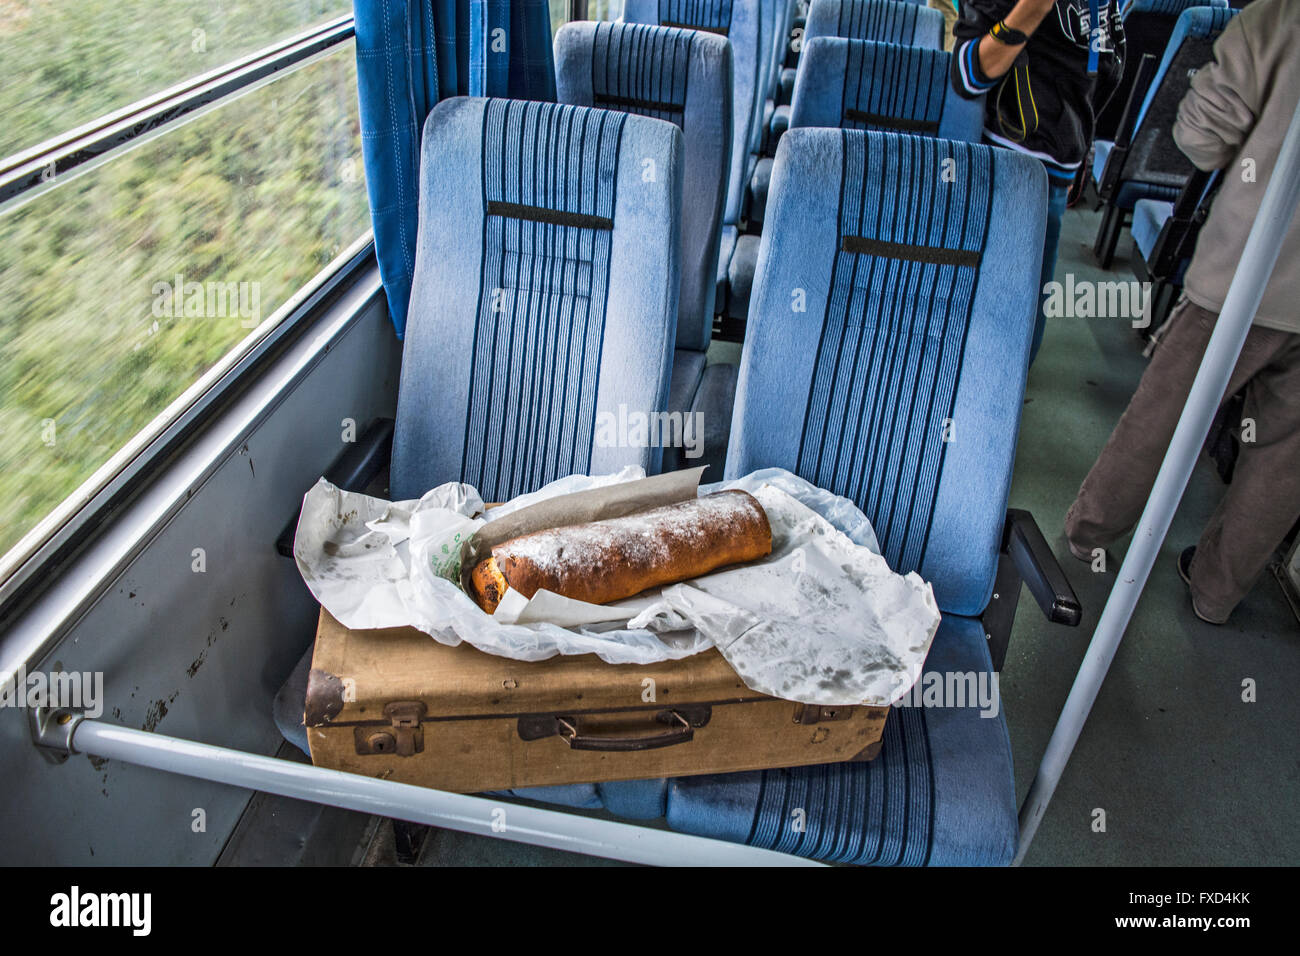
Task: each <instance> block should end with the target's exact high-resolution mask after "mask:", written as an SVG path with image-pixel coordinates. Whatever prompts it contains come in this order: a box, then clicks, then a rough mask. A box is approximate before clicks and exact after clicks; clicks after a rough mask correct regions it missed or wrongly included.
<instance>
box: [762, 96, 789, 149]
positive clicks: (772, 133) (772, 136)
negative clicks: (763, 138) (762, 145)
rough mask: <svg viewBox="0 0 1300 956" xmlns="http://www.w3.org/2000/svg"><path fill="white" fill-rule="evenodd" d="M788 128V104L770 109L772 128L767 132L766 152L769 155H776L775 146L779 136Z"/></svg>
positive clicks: (777, 143) (778, 143) (779, 140)
mask: <svg viewBox="0 0 1300 956" xmlns="http://www.w3.org/2000/svg"><path fill="white" fill-rule="evenodd" d="M789 128H790V105H789V104H788V103H787V104H785V105H784V106H778V107H777V108H776V109H775V110H773V111H772V128H771V130H769V131H768V134H767V152H768V155H769V156H775V155H776V148H777V146H778V145H780V143H781V137H782V136H784V135H785V131H786V130H788V129H789Z"/></svg>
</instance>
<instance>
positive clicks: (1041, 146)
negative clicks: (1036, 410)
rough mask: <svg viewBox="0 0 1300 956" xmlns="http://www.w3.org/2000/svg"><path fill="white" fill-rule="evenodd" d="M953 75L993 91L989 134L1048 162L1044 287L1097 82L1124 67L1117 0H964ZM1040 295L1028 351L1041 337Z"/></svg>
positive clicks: (1087, 134)
mask: <svg viewBox="0 0 1300 956" xmlns="http://www.w3.org/2000/svg"><path fill="white" fill-rule="evenodd" d="M953 37H954V42H955V48H954V50H953V57H952V84H953V87H954V88H955V89H956V90H957V92H958V93H959V94H960V95H962V96H965V97H967V98H968V99H970V98H974V97H976V96H979V95H981V94H985V95H986V96H987V100H986V104H987V105H986V107H985V112H984V139H985V141H986V142H988V143H991V144H992V145H995V146H1004V147H1006V148H1007V149H1014V150H1016V151H1017V152H1021V153H1025V154H1026V155H1029V156H1033V157H1034V158H1035V159H1038V160H1041V161H1042V163H1043V165H1044V167H1046V169H1047V182H1048V193H1047V237H1046V241H1045V242H1044V245H1043V265H1042V274H1041V277H1040V280H1039V288H1040V290H1042V289H1043V287H1044V286H1046V284H1047V283H1048V282H1050V281H1051V279H1052V275H1053V273H1054V272H1055V271H1056V248H1057V245H1058V244H1059V242H1060V238H1061V217H1062V216H1063V215H1064V214H1065V200H1066V194H1067V193H1068V192H1069V188H1070V183H1071V182H1072V181H1073V179H1074V177H1075V175H1076V174H1077V173H1078V171H1079V168H1080V166H1082V164H1083V161H1084V158H1085V157H1086V155H1087V153H1088V147H1089V146H1090V145H1091V144H1092V129H1093V123H1094V119H1095V118H1094V115H1093V106H1092V104H1093V102H1094V98H1095V96H1096V94H1097V86H1098V83H1099V82H1101V83H1102V84H1103V85H1104V86H1106V87H1113V85H1114V84H1115V83H1117V82H1118V80H1119V77H1120V73H1121V71H1122V67H1123V51H1124V27H1123V24H1122V23H1121V22H1120V16H1119V9H1118V5H1117V0H961V19H960V20H958V21H957V25H956V26H955V27H954V28H953ZM1043 321H1044V314H1043V310H1042V307H1041V304H1040V308H1039V310H1038V322H1037V324H1036V325H1035V328H1034V344H1033V347H1032V350H1031V351H1030V359H1029V360H1030V361H1031V362H1032V361H1033V359H1034V356H1036V355H1037V354H1038V347H1039V345H1040V344H1041V343H1042V339H1043Z"/></svg>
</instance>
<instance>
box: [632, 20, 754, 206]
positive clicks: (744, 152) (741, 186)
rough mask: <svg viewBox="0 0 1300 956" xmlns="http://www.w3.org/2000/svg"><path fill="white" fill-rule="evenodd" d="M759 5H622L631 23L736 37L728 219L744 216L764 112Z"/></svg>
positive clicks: (732, 61)
mask: <svg viewBox="0 0 1300 956" xmlns="http://www.w3.org/2000/svg"><path fill="white" fill-rule="evenodd" d="M760 10H761V7H760V6H759V3H758V0H627V2H626V3H625V4H624V6H623V19H624V20H625V21H627V22H629V23H655V24H659V25H661V26H675V27H685V28H688V29H692V30H705V31H708V32H709V33H716V34H719V35H720V36H725V37H726V38H727V40H728V41H730V43H731V67H732V90H731V140H732V142H731V170H730V173H729V175H728V178H727V199H726V205H725V207H724V211H723V216H722V221H723V222H726V223H736V222H739V221H740V211H741V206H742V205H743V203H744V199H745V185H746V183H745V173H746V169H747V166H748V162H749V152H750V144H751V143H752V142H754V137H755V135H756V130H757V127H758V125H759V124H760V123H761V122H762V118H763V99H762V91H761V90H760V89H759V76H760V74H761V72H762V68H763V63H764V57H765V56H766V54H767V51H766V50H763V51H761V52H760V49H759V43H760V40H761V34H762V24H761V22H760V16H761V14H760Z"/></svg>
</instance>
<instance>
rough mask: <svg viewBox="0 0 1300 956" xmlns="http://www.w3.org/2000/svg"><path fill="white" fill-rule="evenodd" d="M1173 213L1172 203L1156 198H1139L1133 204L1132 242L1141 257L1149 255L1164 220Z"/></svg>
mask: <svg viewBox="0 0 1300 956" xmlns="http://www.w3.org/2000/svg"><path fill="white" fill-rule="evenodd" d="M1173 214H1174V204H1173V203H1171V202H1161V201H1160V200H1158V199H1141V200H1138V202H1137V203H1136V204H1134V206H1133V242H1134V243H1136V244H1137V247H1138V249H1139V250H1140V251H1141V253H1142V257H1143V258H1149V257H1150V256H1151V250H1152V249H1154V248H1155V245H1156V239H1158V238H1159V237H1160V230H1161V229H1163V228H1164V225H1165V220H1166V219H1168V218H1169V217H1170V216H1172V215H1173Z"/></svg>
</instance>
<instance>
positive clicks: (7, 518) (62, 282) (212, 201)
mask: <svg viewBox="0 0 1300 956" xmlns="http://www.w3.org/2000/svg"><path fill="white" fill-rule="evenodd" d="M350 9H351V3H350V2H348V0H343V2H338V0H273V2H263V3H260V4H259V3H253V2H251V0H237V2H231V0H206V2H197V0H170V2H162V0H152V2H144V0H134V2H132V0H114V2H109V0H0V68H2V69H3V76H4V80H3V86H2V87H0V116H3V117H4V122H3V123H2V124H0V154H4V155H8V154H11V153H13V152H15V151H18V150H21V149H24V148H27V147H31V146H33V145H35V144H37V143H39V142H41V141H43V140H45V139H48V138H49V137H51V136H54V135H58V134H59V133H62V132H65V131H67V130H69V129H71V128H73V127H75V126H78V125H81V124H83V123H85V122H88V121H90V120H92V119H94V118H96V117H97V116H99V115H102V114H103V113H106V112H109V111H111V110H114V109H117V108H120V107H122V106H125V105H128V104H129V103H131V102H133V101H135V100H137V99H140V98H142V97H144V96H147V95H149V94H151V93H155V92H157V91H159V90H160V89H163V88H165V87H167V86H170V85H172V84H174V83H177V82H179V81H181V80H184V79H186V78H188V77H190V76H193V75H196V74H199V73H203V72H206V71H207V70H210V69H213V68H215V67H217V66H220V65H222V64H224V63H227V62H229V61H231V60H234V59H238V58H239V57H240V56H243V55H246V54H248V53H250V52H253V51H255V50H258V49H260V48H262V47H264V46H266V45H268V44H270V43H272V42H275V41H276V40H278V39H282V38H284V37H286V36H290V35H292V34H295V33H298V32H300V31H302V30H304V29H306V28H308V27H311V26H313V25H316V24H319V23H321V22H323V21H325V20H328V19H332V18H333V17H335V16H337V15H339V14H342V13H346V12H348V11H349V10H350ZM196 30H197V31H201V34H198V33H195V31H196ZM200 41H201V42H200ZM354 56H355V54H354V50H353V46H352V44H351V43H348V44H345V45H341V46H339V47H337V48H335V49H334V50H332V51H331V52H330V53H328V54H327V55H325V56H324V57H322V58H321V59H318V60H316V61H314V62H312V63H309V64H307V65H305V66H303V67H301V68H299V69H297V70H294V71H292V72H290V73H288V74H286V75H284V76H282V77H280V78H277V79H276V80H275V81H274V82H272V83H270V84H268V85H266V86H263V87H260V88H258V89H255V90H252V91H250V92H247V93H245V94H244V95H243V96H240V97H239V98H237V99H235V100H232V101H229V102H226V103H223V104H222V105H220V106H219V107H217V108H215V109H214V110H212V111H210V112H208V113H206V114H204V115H202V116H199V117H198V118H196V119H193V120H192V121H190V122H188V123H185V124H183V125H181V126H179V127H177V128H174V129H170V130H168V131H167V132H165V133H164V134H163V135H161V136H159V137H157V138H154V139H151V140H149V141H147V142H144V143H142V144H140V145H139V146H137V147H135V148H133V149H130V150H128V151H126V152H123V153H121V154H119V155H117V156H115V157H113V158H112V159H111V160H110V161H108V162H107V163H105V164H104V165H102V166H100V167H98V168H95V169H93V170H91V171H89V172H86V173H83V174H80V175H77V174H75V173H74V174H69V176H68V178H67V179H66V181H63V180H61V179H60V178H59V177H58V175H57V174H56V176H55V178H54V184H55V185H54V187H53V188H52V189H50V190H48V191H47V192H44V193H42V194H40V195H38V196H36V197H35V198H33V199H31V200H30V201H28V202H26V203H25V204H22V205H18V206H17V207H13V208H9V209H6V210H3V211H0V301H3V302H4V309H3V310H2V311H0V503H3V515H4V516H3V518H0V553H3V552H5V551H7V550H8V549H9V548H10V547H12V546H13V545H14V544H15V543H16V542H17V541H18V539H19V538H21V537H22V535H23V534H25V533H26V532H27V531H28V530H30V529H31V528H32V526H33V525H35V524H36V523H37V522H38V521H39V520H40V519H41V518H43V517H44V516H45V515H46V514H47V513H49V511H50V510H51V509H52V508H54V506H55V505H57V504H58V503H59V502H60V501H61V500H63V499H64V498H65V497H67V496H68V495H69V494H70V493H71V492H72V491H74V490H75V489H76V488H77V487H78V486H79V485H80V484H81V483H82V482H84V481H85V480H86V479H87V478H88V477H89V476H90V475H91V474H92V473H93V472H94V471H95V470H96V469H97V468H99V467H100V466H101V465H103V464H104V463H105V462H106V461H107V460H108V459H109V458H110V457H111V456H112V455H113V454H114V453H116V452H117V451H118V450H119V449H120V448H122V446H123V445H125V444H126V442H127V441H129V440H130V438H131V437H132V436H133V435H134V434H136V433H137V432H138V431H140V429H141V428H143V427H144V426H145V425H146V424H148V423H149V422H150V421H151V420H152V419H153V418H154V417H156V416H157V415H158V414H159V413H160V412H161V411H163V409H164V408H165V407H166V406H167V405H168V404H169V403H170V402H171V401H172V400H174V399H175V398H176V397H177V396H179V395H180V394H181V392H183V391H184V390H185V389H186V388H187V387H188V386H190V385H191V384H192V383H193V382H194V381H195V380H196V379H198V378H199V377H200V376H201V375H202V374H203V373H204V372H205V371H207V370H208V369H209V368H211V367H212V365H213V364H214V363H215V362H216V361H217V360H218V359H220V358H221V356H222V355H224V354H225V353H226V352H228V351H229V350H230V349H231V348H232V347H233V346H235V345H236V344H237V343H238V342H239V341H240V340H241V339H243V338H244V337H245V336H247V335H248V334H249V332H250V329H251V327H252V326H253V325H255V324H256V321H255V320H256V319H265V318H266V317H268V316H269V315H270V314H271V313H272V312H274V311H275V309H276V308H277V307H279V306H280V305H281V304H283V303H284V302H285V301H286V300H287V299H288V298H289V297H290V296H291V295H292V294H293V293H294V292H296V291H297V290H298V289H300V288H301V287H302V286H303V285H304V284H305V283H306V282H307V281H308V280H309V279H311V277H312V276H314V275H315V274H316V273H317V272H319V271H320V270H321V269H322V268H323V267H324V266H326V265H327V264H328V263H329V262H330V261H331V260H332V259H333V258H334V257H335V256H336V255H338V254H339V253H340V252H341V251H342V250H343V249H344V248H346V247H347V246H348V245H350V244H351V243H352V242H353V241H354V240H356V239H357V238H358V237H359V236H361V235H362V234H363V233H364V232H365V231H366V230H367V229H368V228H369V224H370V223H369V210H368V205H367V202H366V194H365V182H364V173H363V171H362V164H361V151H360V131H359V127H358V123H357V105H356V79H355V63H354ZM178 276H180V277H181V281H182V282H183V283H186V284H188V283H199V284H200V285H201V286H202V287H203V288H207V289H211V288H215V287H216V285H215V284H220V287H221V288H222V289H223V290H224V289H226V288H237V287H238V284H240V283H243V284H245V285H244V286H243V288H244V290H245V292H246V295H245V297H244V298H243V300H242V302H230V303H228V304H226V307H225V308H222V307H221V303H220V302H218V303H217V308H215V309H214V308H213V307H212V305H213V301H212V299H211V298H209V299H208V300H207V307H206V308H200V309H198V310H195V309H190V310H188V314H187V310H186V309H185V308H184V307H183V306H184V304H186V303H181V302H178V303H175V304H174V305H175V306H176V307H173V303H171V302H166V301H164V297H162V296H161V295H160V294H159V291H158V290H159V289H161V288H163V287H164V286H165V287H172V286H174V285H175V283H176V282H177V277H178ZM231 283H234V284H236V286H233V287H231V286H229V285H228V284H231ZM209 284H212V285H209ZM250 290H253V291H255V293H256V295H255V296H250V295H248V294H247V293H248V292H249V291H250ZM187 301H188V302H190V303H191V304H192V301H193V300H190V299H188V298H187ZM239 304H243V305H244V306H245V311H244V313H243V314H241V313H240V311H239V309H238V307H237V306H238V305H239ZM252 306H256V310H255V311H256V314H255V315H254V316H253V317H252V318H250V314H251V312H250V307H252ZM196 311H197V312H198V313H199V314H196Z"/></svg>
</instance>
